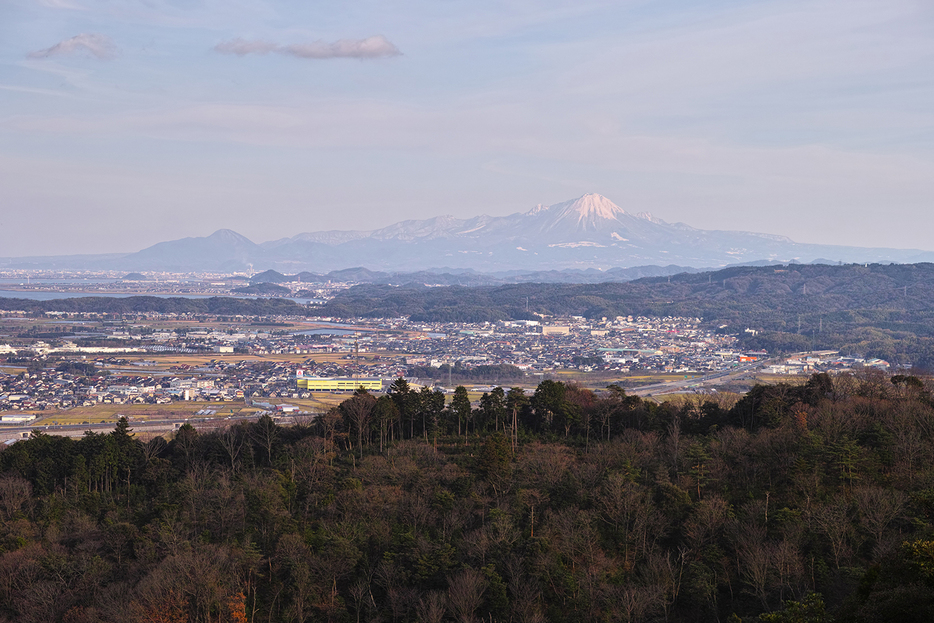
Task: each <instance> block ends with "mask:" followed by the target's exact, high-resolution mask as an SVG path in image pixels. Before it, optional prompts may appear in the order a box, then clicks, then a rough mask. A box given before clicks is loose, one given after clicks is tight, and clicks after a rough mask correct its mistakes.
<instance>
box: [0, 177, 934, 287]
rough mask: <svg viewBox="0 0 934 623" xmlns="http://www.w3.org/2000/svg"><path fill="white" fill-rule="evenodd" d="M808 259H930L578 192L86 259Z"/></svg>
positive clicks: (603, 263)
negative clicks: (472, 213) (707, 224)
mask: <svg viewBox="0 0 934 623" xmlns="http://www.w3.org/2000/svg"><path fill="white" fill-rule="evenodd" d="M31 259H33V260H38V259H43V260H45V259H49V258H31ZM69 259H70V260H73V259H74V258H69ZM816 260H819V261H822V262H825V263H826V262H834V263H836V262H845V263H850V262H859V263H863V262H881V263H891V262H896V263H909V262H925V261H934V253H932V252H927V251H919V250H905V249H869V248H859V247H843V246H830V245H815V244H798V243H796V242H793V241H792V240H789V239H788V238H785V237H783V236H773V235H769V234H759V233H751V232H741V231H711V230H703V229H695V228H693V227H690V226H688V225H685V224H683V223H666V222H665V221H663V220H661V219H658V218H655V217H654V216H652V215H651V214H648V213H646V212H640V213H638V214H632V213H630V212H627V211H626V210H623V209H622V208H620V207H619V206H617V205H616V204H614V203H613V202H612V201H610V200H609V199H607V198H606V197H603V196H601V195H597V194H587V195H584V196H582V197H578V198H577V199H573V200H570V201H565V202H563V203H557V204H555V205H552V206H543V205H538V206H536V207H534V208H532V209H531V210H529V211H527V212H516V213H514V214H510V215H508V216H486V215H482V216H476V217H473V218H468V219H461V218H456V217H454V216H437V217H434V218H430V219H425V220H409V221H401V222H399V223H395V224H393V225H390V226H388V227H384V228H382V229H375V230H369V231H362V230H357V231H323V232H309V233H300V234H297V235H295V236H292V237H290V238H283V239H280V240H274V241H270V242H265V243H262V244H256V243H254V242H252V241H251V240H249V239H247V238H246V237H244V236H241V235H240V234H237V233H235V232H232V231H230V230H220V231H218V232H215V233H214V234H212V235H211V236H207V237H204V238H185V239H182V240H175V241H170V242H162V243H159V244H156V245H153V246H152V247H149V248H147V249H143V250H142V251H140V252H138V253H132V254H129V255H124V256H117V257H114V256H107V257H106V258H95V267H105V266H104V264H106V267H107V268H112V269H118V270H175V271H183V270H225V271H231V270H244V269H246V268H247V267H248V266H249V265H250V264H252V265H254V266H255V267H256V268H257V269H259V270H262V269H269V268H271V269H275V270H277V271H280V272H289V273H296V272H299V271H303V270H307V271H312V272H317V273H321V272H327V271H332V270H336V269H342V268H347V267H349V266H362V267H366V268H368V269H372V270H385V271H392V272H402V271H418V270H424V269H430V268H438V267H446V268H451V269H472V270H478V271H484V272H495V271H511V270H524V271H541V270H564V269H589V268H591V269H598V270H606V269H610V268H628V267H634V266H651V265H660V266H668V265H679V266H690V267H694V268H709V267H718V266H725V265H729V264H742V263H752V262H760V261H765V262H783V263H787V262H790V261H796V262H801V263H808V262H813V261H816ZM2 264H3V265H8V266H12V265H14V262H10V261H6V262H2ZM33 265H37V262H33Z"/></svg>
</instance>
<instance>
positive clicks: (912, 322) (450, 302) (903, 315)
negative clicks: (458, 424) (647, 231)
mask: <svg viewBox="0 0 934 623" xmlns="http://www.w3.org/2000/svg"><path fill="white" fill-rule="evenodd" d="M931 300H934V264H891V265H878V264H873V265H869V266H863V265H861V264H859V265H852V264H850V265H844V266H827V265H798V264H793V265H789V266H778V267H776V266H764V267H763V266H739V267H733V268H728V269H724V270H720V271H715V272H709V273H693V274H688V273H684V274H680V275H673V276H672V277H670V278H667V277H657V278H646V279H639V280H637V281H632V282H629V283H601V284H554V283H552V284H518V285H507V286H496V287H478V288H463V287H444V288H425V287H415V286H411V287H399V288H395V287H390V286H376V285H364V286H356V287H354V288H350V289H349V290H346V291H343V292H340V293H338V294H337V296H335V297H334V298H333V299H332V300H331V301H329V302H328V304H327V305H325V306H323V307H322V308H321V313H324V314H327V315H333V316H341V317H351V316H357V317H398V316H409V317H411V319H412V320H424V321H432V322H493V321H497V320H508V319H514V320H519V319H533V318H537V317H538V316H537V315H536V314H545V315H554V316H564V315H580V316H584V317H587V318H595V319H599V318H602V317H607V318H615V317H616V316H630V315H633V316H654V317H660V316H661V317H663V316H687V317H701V318H703V319H704V320H706V321H707V322H708V323H711V324H715V325H717V326H719V325H726V328H725V330H726V331H728V332H732V333H735V334H737V335H740V336H741V337H742V338H743V341H744V346H746V347H748V348H755V349H760V348H764V349H765V350H768V351H769V352H791V351H802V350H809V349H811V350H813V349H836V350H841V351H844V352H848V353H855V354H861V355H864V356H869V357H881V358H883V359H887V360H890V361H892V362H893V363H899V364H912V365H915V366H918V367H919V368H924V369H927V370H934V311H932V309H931V306H930V301H931ZM746 328H754V329H758V330H759V333H758V335H756V336H751V335H749V334H746V333H744V329H746Z"/></svg>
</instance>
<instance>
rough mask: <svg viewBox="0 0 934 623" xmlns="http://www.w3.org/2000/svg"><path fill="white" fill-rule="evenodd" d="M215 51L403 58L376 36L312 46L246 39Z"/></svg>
mask: <svg viewBox="0 0 934 623" xmlns="http://www.w3.org/2000/svg"><path fill="white" fill-rule="evenodd" d="M214 50H215V51H217V52H220V53H221V54H236V55H238V56H244V55H246V54H269V53H270V52H277V53H279V54H288V55H289V56H296V57H298V58H319V59H323V58H360V59H365V58H385V57H389V56H399V55H400V54H402V53H401V52H400V51H399V48H397V47H396V46H395V45H393V44H392V42H390V41H389V40H388V39H387V38H386V37H384V36H383V35H375V36H372V37H367V38H366V39H341V40H339V41H334V42H333V43H327V42H324V41H315V42H313V43H293V44H291V45H282V46H280V45H276V44H275V43H269V42H268V41H261V40H255V41H248V40H246V39H240V38H237V39H231V40H230V41H224V42H223V43H219V44H218V45H216V46H214Z"/></svg>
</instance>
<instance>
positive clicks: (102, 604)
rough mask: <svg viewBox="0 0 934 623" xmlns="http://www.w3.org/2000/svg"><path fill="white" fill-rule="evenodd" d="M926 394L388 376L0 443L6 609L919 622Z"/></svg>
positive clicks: (436, 619) (933, 550)
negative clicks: (473, 387)
mask: <svg viewBox="0 0 934 623" xmlns="http://www.w3.org/2000/svg"><path fill="white" fill-rule="evenodd" d="M932 429H934V396H932V394H931V388H930V386H929V385H928V384H927V382H925V381H922V380H920V379H918V378H916V377H913V376H896V377H892V378H887V377H884V376H882V375H881V374H874V373H866V374H864V375H862V376H847V375H843V376H839V377H834V378H831V377H828V376H826V375H815V376H814V377H812V378H811V379H810V381H808V382H807V383H806V384H803V385H800V386H790V385H784V384H779V385H773V386H756V387H755V388H754V389H753V390H752V391H751V392H750V393H748V394H747V395H746V396H744V397H742V398H740V397H738V396H718V397H717V398H716V399H711V398H707V397H692V398H691V399H686V400H684V401H682V402H681V403H680V404H673V403H664V404H656V403H654V402H650V401H644V400H641V399H639V398H636V397H632V396H627V395H626V394H625V392H623V391H622V390H620V389H619V388H617V387H613V386H611V387H610V388H608V389H607V390H606V391H605V392H600V393H594V392H591V391H588V390H584V389H581V388H580V387H577V386H574V385H567V384H562V383H558V382H555V381H544V382H543V383H541V384H540V385H539V386H538V387H537V388H536V390H535V391H534V392H529V393H526V392H524V391H522V390H520V389H503V388H497V389H495V390H493V391H490V392H489V393H487V394H485V395H484V396H483V397H482V399H481V400H480V401H479V405H478V406H476V407H473V406H472V405H471V403H470V400H469V399H468V397H467V393H466V391H465V390H464V389H463V388H459V389H458V390H457V391H456V392H455V394H454V396H453V399H452V400H451V401H450V403H449V404H445V399H444V397H443V396H442V395H441V394H438V393H435V392H432V391H430V390H428V389H422V390H420V391H415V390H414V389H413V388H411V387H410V386H409V385H408V384H407V383H406V382H405V381H404V380H401V379H400V380H398V381H396V382H395V383H394V384H393V386H392V388H391V391H390V393H388V394H386V395H380V396H372V395H369V394H367V393H365V392H362V391H360V392H358V393H357V394H355V395H353V396H352V397H350V398H349V399H347V400H346V401H344V402H343V403H342V404H341V405H340V406H339V407H337V408H334V409H333V410H331V411H330V412H328V413H326V414H323V415H321V416H320V417H318V418H315V419H313V420H309V421H307V422H301V423H299V424H297V425H294V426H288V427H283V426H279V425H277V424H276V422H275V421H273V420H272V419H271V418H269V417H268V416H266V417H263V418H262V419H260V420H258V421H255V422H250V423H241V424H237V425H234V426H231V427H229V428H221V429H214V430H196V429H194V428H192V427H191V426H189V425H185V426H183V427H182V428H181V429H180V430H179V431H178V432H177V434H176V435H175V436H174V437H173V438H172V439H171V440H170V441H168V442H166V441H164V440H163V439H161V438H155V439H151V440H145V441H144V440H141V439H138V438H136V437H134V436H133V432H132V430H131V428H130V424H128V423H127V422H126V421H125V420H121V421H120V422H119V423H118V425H117V426H116V428H115V430H114V431H113V432H112V433H109V434H91V433H89V434H87V435H86V436H84V437H83V438H80V439H68V438H63V437H52V436H48V435H45V434H42V433H41V432H38V431H37V432H36V433H35V434H34V435H33V437H32V438H30V439H28V440H23V441H19V442H17V443H15V444H13V445H12V446H10V447H8V448H6V449H5V450H4V451H2V452H0V620H9V621H21V622H31V621H36V622H43V623H46V622H50V621H62V622H68V623H79V622H90V621H114V622H137V621H146V622H157V621H158V622H184V621H191V622H205V623H207V622H218V621H239V622H243V621H250V622H254V621H255V622H260V621H263V622H267V621H334V622H338V621H340V622H345V621H346V622H354V621H356V622H358V623H359V622H362V621H384V622H389V621H392V622H394V623H397V622H409V621H413V622H414V621H418V622H425V623H429V622H431V623H440V622H444V621H458V622H464V623H466V622H473V621H477V622H479V621H490V622H494V621H502V622H506V621H508V622H516V623H518V622H536V623H538V622H544V621H556V622H565V621H567V622H571V621H587V622H591V621H593V622H596V621H600V622H603V621H668V622H687V621H723V622H726V621H731V622H734V623H735V622H736V621H773V622H784V621H810V622H822V621H832V620H836V621H855V622H857V623H859V622H870V621H898V622H899V623H906V622H912V621H930V620H931V613H932V612H934V435H932V433H934V430H932Z"/></svg>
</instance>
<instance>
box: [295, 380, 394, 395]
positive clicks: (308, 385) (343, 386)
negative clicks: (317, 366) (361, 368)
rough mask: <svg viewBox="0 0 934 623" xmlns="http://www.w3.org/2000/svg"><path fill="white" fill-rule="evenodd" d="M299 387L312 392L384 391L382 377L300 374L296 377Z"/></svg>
mask: <svg viewBox="0 0 934 623" xmlns="http://www.w3.org/2000/svg"><path fill="white" fill-rule="evenodd" d="M295 381H296V383H297V384H298V388H299V389H307V390H308V391H310V392H353V391H357V390H358V389H359V388H361V387H362V388H363V389H365V390H367V391H377V392H378V391H382V389H383V381H382V379H376V378H368V379H348V378H322V377H315V376H300V377H298V378H296V379H295Z"/></svg>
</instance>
